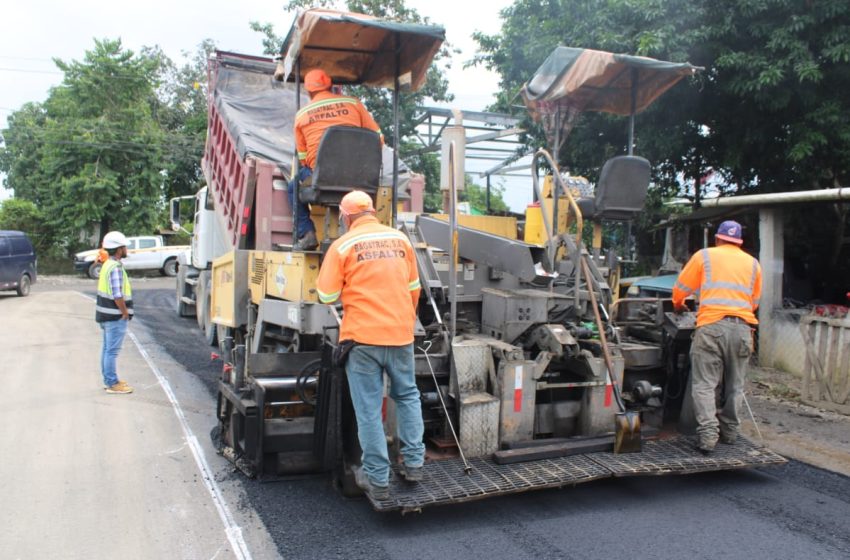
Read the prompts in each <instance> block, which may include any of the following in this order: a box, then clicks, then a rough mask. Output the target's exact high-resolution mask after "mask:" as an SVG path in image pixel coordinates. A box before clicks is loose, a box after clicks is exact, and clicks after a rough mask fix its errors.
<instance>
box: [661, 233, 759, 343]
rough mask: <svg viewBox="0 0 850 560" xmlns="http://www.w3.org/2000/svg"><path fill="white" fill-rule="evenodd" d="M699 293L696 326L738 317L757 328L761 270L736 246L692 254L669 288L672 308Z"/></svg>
mask: <svg viewBox="0 0 850 560" xmlns="http://www.w3.org/2000/svg"><path fill="white" fill-rule="evenodd" d="M696 292H699V309H698V310H697V326H698V327H701V326H703V325H708V324H711V323H714V322H717V321H719V320H721V319H722V318H723V317H726V316H731V317H740V318H741V319H743V320H745V321H746V322H748V323H750V324H751V325H757V324H758V319H756V316H755V310H756V308H758V305H759V298H760V297H761V266H759V262H758V261H757V260H756V259H754V258H753V257H751V256H750V255H748V254H747V253H745V252H744V251H743V250H742V249H741V248H740V247H738V246H737V245H731V244H724V245H720V246H717V247H711V248H710V249H702V250H700V251H697V252H696V253H694V255H693V256H692V257H691V260H689V261H688V264H686V265H685V268H683V269H682V272H681V273H680V274H679V278H678V280H677V281H676V284H675V286H673V306H674V307H682V306H683V305H684V301H685V298H686V297H688V296H689V295H691V294H693V293H696Z"/></svg>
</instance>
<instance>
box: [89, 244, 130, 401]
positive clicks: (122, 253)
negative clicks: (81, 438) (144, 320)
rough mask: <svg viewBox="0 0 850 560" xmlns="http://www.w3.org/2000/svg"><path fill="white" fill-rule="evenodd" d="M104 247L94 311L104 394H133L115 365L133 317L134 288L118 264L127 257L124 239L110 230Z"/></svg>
mask: <svg viewBox="0 0 850 560" xmlns="http://www.w3.org/2000/svg"><path fill="white" fill-rule="evenodd" d="M103 248H104V249H105V250H106V252H107V253H108V254H109V258H108V259H107V260H106V262H105V263H103V266H102V267H101V269H100V279H99V280H98V283H97V304H96V308H95V321H97V323H98V324H99V325H100V328H101V329H102V330H103V348H102V350H101V354H100V372H101V374H102V375H103V386H104V387H105V388H106V392H107V393H119V394H126V393H132V392H133V388H132V387H130V386H129V385H128V384H127V383H125V382H124V381H120V380H119V379H118V374H117V372H116V365H115V364H116V361H117V359H118V352H120V351H121V344H122V343H123V342H124V335H125V334H127V325H128V324H129V322H130V319H132V318H133V289H132V287H131V286H130V278H129V277H128V276H127V272H126V271H125V270H124V267H123V266H122V265H121V259H123V258H124V257H126V256H127V238H126V237H124V234H123V233H121V232H120V231H110V232H109V233H107V234H106V235H105V236H104V237H103Z"/></svg>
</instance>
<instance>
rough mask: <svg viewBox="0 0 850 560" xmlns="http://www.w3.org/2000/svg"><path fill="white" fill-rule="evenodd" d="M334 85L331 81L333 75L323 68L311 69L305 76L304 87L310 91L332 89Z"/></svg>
mask: <svg viewBox="0 0 850 560" xmlns="http://www.w3.org/2000/svg"><path fill="white" fill-rule="evenodd" d="M332 85H333V82H331V77H330V76H328V75H327V73H326V72H325V71H324V70H321V69H316V70H310V71H309V72H307V75H306V76H304V89H306V90H307V91H309V92H310V93H314V92H317V91H324V90H326V89H330V88H331V86H332Z"/></svg>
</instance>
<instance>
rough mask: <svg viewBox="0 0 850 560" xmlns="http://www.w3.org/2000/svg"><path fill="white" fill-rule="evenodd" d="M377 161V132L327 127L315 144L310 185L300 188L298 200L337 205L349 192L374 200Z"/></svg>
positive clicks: (378, 181) (376, 185)
mask: <svg viewBox="0 0 850 560" xmlns="http://www.w3.org/2000/svg"><path fill="white" fill-rule="evenodd" d="M381 161H382V156H381V137H380V135H378V133H377V132H373V131H371V130H367V129H365V128H359V127H353V126H331V127H328V129H327V130H325V132H324V134H323V135H322V140H321V142H319V151H318V153H317V154H316V166H315V168H314V169H313V176H312V177H311V181H310V184H309V185H302V186H301V189H300V191H299V198H300V199H301V202H306V203H308V204H339V201H340V200H342V197H343V196H345V195H346V194H348V193H349V192H351V190H353V189H358V190H362V191H364V192H366V193H368V194H369V195H371V196H373V197H374V196H375V194H376V193H377V192H378V186H379V183H380V179H381Z"/></svg>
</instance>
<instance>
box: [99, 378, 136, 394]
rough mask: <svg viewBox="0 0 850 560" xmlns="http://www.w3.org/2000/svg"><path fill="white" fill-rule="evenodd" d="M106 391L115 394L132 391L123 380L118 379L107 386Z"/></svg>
mask: <svg viewBox="0 0 850 560" xmlns="http://www.w3.org/2000/svg"><path fill="white" fill-rule="evenodd" d="M106 392H107V393H111V394H115V395H126V394H128V393H132V392H133V388H132V387H130V386H129V385H127V384H126V383H124V382H123V381H119V382H118V383H116V384H115V385H111V386H109V387H107V388H106Z"/></svg>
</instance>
